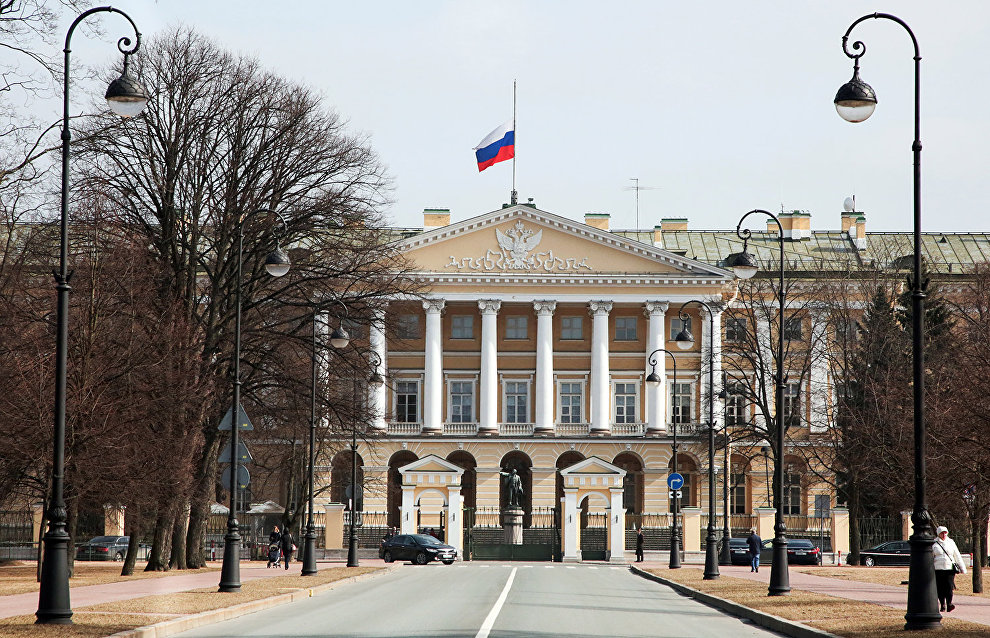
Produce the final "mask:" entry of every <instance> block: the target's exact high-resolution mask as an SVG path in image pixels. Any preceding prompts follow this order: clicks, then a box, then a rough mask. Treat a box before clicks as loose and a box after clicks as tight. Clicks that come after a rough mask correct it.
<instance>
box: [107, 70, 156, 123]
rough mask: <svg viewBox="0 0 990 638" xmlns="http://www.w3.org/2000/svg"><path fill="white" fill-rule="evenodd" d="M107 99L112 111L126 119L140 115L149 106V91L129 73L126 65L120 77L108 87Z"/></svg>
mask: <svg viewBox="0 0 990 638" xmlns="http://www.w3.org/2000/svg"><path fill="white" fill-rule="evenodd" d="M105 97H106V99H107V104H108V105H109V106H110V110H111V111H113V112H114V113H116V114H117V115H119V116H120V117H125V118H128V117H134V116H136V115H139V114H140V113H141V111H143V110H144V107H145V106H147V105H148V99H149V97H148V91H147V90H145V88H144V87H143V86H141V83H140V82H138V81H137V80H136V79H135V78H134V77H133V76H132V75H131V74H130V73H128V72H127V65H126V64H125V65H124V72H123V73H121V75H120V77H119V78H117V79H116V80H114V81H113V82H111V83H110V86H108V87H107V93H106V96H105Z"/></svg>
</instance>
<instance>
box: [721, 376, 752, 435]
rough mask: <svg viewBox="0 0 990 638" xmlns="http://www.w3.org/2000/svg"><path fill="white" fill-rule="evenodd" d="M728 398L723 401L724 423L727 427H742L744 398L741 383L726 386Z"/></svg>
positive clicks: (744, 406) (744, 408)
mask: <svg viewBox="0 0 990 638" xmlns="http://www.w3.org/2000/svg"><path fill="white" fill-rule="evenodd" d="M726 389H727V390H728V396H727V397H726V399H725V423H726V424H727V425H742V424H744V423H746V421H747V419H746V417H747V414H746V398H745V397H744V396H743V386H742V384H741V383H729V384H726Z"/></svg>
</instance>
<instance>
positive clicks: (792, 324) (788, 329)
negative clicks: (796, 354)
mask: <svg viewBox="0 0 990 638" xmlns="http://www.w3.org/2000/svg"><path fill="white" fill-rule="evenodd" d="M801 323H802V322H801V317H790V318H789V319H787V320H786V321H785V322H784V339H787V340H788V341H801V339H802V337H801Z"/></svg>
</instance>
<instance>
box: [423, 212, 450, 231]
mask: <svg viewBox="0 0 990 638" xmlns="http://www.w3.org/2000/svg"><path fill="white" fill-rule="evenodd" d="M449 224H450V209H449V208H424V209H423V230H426V229H428V228H440V227H441V226H448V225H449Z"/></svg>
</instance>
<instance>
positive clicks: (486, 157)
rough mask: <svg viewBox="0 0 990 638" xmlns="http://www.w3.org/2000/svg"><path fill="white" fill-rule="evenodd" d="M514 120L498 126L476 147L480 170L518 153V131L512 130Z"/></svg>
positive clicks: (475, 151)
mask: <svg viewBox="0 0 990 638" xmlns="http://www.w3.org/2000/svg"><path fill="white" fill-rule="evenodd" d="M512 129H513V127H512V122H506V123H505V124H503V125H502V126H500V127H498V128H497V129H495V130H494V131H492V132H491V133H489V134H488V135H487V136H485V139H483V140H481V141H480V142H478V145H477V146H475V147H474V153H475V156H476V157H477V158H478V172H479V173H480V172H481V171H483V170H485V169H486V168H488V167H489V166H491V165H492V164H496V163H498V162H502V161H505V160H507V159H512V158H513V157H515V155H516V132H515V131H514V130H512Z"/></svg>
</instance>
